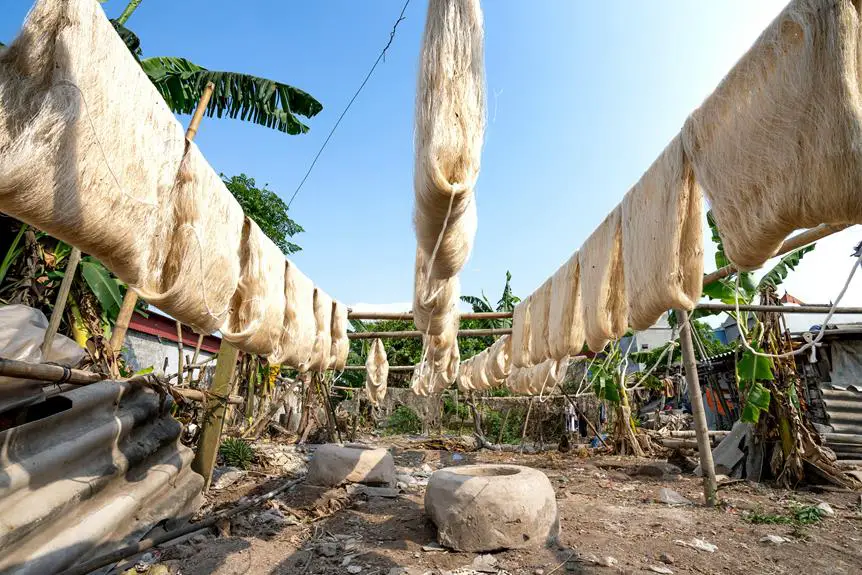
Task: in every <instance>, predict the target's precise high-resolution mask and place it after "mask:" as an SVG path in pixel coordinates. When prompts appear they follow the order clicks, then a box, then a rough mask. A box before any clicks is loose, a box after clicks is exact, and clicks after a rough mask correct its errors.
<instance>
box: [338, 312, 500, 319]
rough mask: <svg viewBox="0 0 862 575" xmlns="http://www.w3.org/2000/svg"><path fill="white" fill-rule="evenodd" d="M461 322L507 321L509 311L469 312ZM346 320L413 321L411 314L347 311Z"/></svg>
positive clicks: (463, 316) (462, 317)
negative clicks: (482, 320) (478, 320)
mask: <svg viewBox="0 0 862 575" xmlns="http://www.w3.org/2000/svg"><path fill="white" fill-rule="evenodd" d="M459 317H460V319H461V321H466V320H473V319H508V318H510V317H512V312H510V311H488V312H469V313H462V314H460V315H459ZM347 319H364V320H384V319H395V320H403V321H413V312H412V311H407V312H386V311H366V312H362V311H349V312H348V313H347Z"/></svg>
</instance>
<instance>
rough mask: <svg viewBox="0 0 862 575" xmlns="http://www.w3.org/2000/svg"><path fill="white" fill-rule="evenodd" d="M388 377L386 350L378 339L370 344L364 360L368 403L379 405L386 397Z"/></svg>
mask: <svg viewBox="0 0 862 575" xmlns="http://www.w3.org/2000/svg"><path fill="white" fill-rule="evenodd" d="M388 377H389V361H388V360H387V358H386V348H384V347H383V341H382V340H381V339H380V338H377V339H375V340H374V341H372V342H371V347H370V349H369V350H368V357H367V358H366V359H365V390H366V391H367V392H368V401H370V402H371V403H372V404H373V405H380V402H381V401H383V398H384V397H386V382H387V379H388Z"/></svg>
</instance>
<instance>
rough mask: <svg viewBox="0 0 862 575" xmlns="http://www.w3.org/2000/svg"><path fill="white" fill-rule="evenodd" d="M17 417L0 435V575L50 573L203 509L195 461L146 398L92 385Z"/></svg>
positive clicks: (176, 428)
mask: <svg viewBox="0 0 862 575" xmlns="http://www.w3.org/2000/svg"><path fill="white" fill-rule="evenodd" d="M57 410H62V411H60V412H59V413H55V412H56V411H57ZM50 413H53V414H51V415H48V416H47V417H43V416H44V415H46V414H50ZM20 417H21V418H22V420H21V421H20V422H22V423H23V424H22V425H19V426H17V427H14V428H11V429H7V430H6V431H3V432H0V573H8V574H12V573H14V574H24V573H27V574H34V575H35V574H39V575H44V574H48V573H55V572H57V571H58V570H62V569H65V568H67V567H70V566H71V565H73V564H74V563H76V562H78V561H80V560H82V559H86V558H91V557H93V556H96V555H99V554H101V553H104V552H106V551H108V550H111V549H114V548H116V547H119V546H122V545H126V544H129V543H132V542H134V541H137V540H138V539H140V538H141V536H143V535H144V534H145V533H146V532H148V531H149V530H151V529H152V528H153V527H155V526H156V525H158V524H159V523H161V522H164V521H165V520H171V519H177V520H184V519H187V518H188V517H189V516H190V515H191V514H192V513H193V512H194V511H195V510H196V509H197V508H198V507H199V505H200V502H201V495H200V493H201V488H202V486H203V478H202V477H201V476H200V475H198V474H196V473H194V472H192V471H191V469H190V467H189V466H190V464H191V460H192V457H193V454H192V452H191V450H189V449H188V448H186V447H184V446H182V445H181V444H179V441H178V439H179V435H180V431H181V426H180V424H179V423H178V422H177V421H176V420H174V419H173V418H172V417H170V415H169V412H168V410H163V409H160V405H159V397H158V395H157V394H156V393H155V392H153V391H152V390H149V389H146V388H144V387H141V386H134V385H130V384H128V383H117V382H103V383H98V384H93V385H89V386H86V387H82V388H79V389H76V390H73V391H70V392H67V393H63V394H60V395H57V396H54V397H51V398H49V400H48V402H47V403H44V404H39V405H37V406H34V407H33V408H31V409H30V410H29V412H27V413H25V414H21V416H20ZM40 417H41V418H40Z"/></svg>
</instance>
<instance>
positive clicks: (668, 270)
mask: <svg viewBox="0 0 862 575" xmlns="http://www.w3.org/2000/svg"><path fill="white" fill-rule="evenodd" d="M701 198H702V196H701V192H700V189H699V188H698V186H697V183H696V182H695V179H694V172H692V169H691V165H690V164H689V163H688V162H687V161H686V159H685V154H684V153H683V150H682V142H681V140H680V138H679V137H678V136H677V137H675V138H674V139H673V140H672V141H671V142H670V144H668V146H667V148H665V150H664V152H662V154H661V155H660V156H659V157H658V159H657V160H656V161H655V162H654V163H653V165H652V166H650V168H649V169H648V170H647V171H646V173H645V174H644V175H643V177H641V179H640V181H639V182H638V183H637V184H636V185H635V186H634V187H633V188H632V189H631V190H630V191H629V193H628V194H626V197H625V199H623V202H622V226H623V262H624V268H625V278H626V294H627V295H628V300H629V311H628V317H629V326H631V327H632V328H633V329H635V330H642V329H646V328H648V327H649V326H651V325H653V324H654V323H655V322H656V321H657V320H658V319H659V317H661V315H662V314H663V313H664V312H666V311H667V310H669V309H685V310H691V309H693V308H694V306H695V304H697V301H698V300H699V299H700V293H701V290H702V288H703V235H702V234H703V224H702V216H703V213H702V211H703V201H702V199H701Z"/></svg>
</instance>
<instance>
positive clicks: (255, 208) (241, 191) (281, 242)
mask: <svg viewBox="0 0 862 575" xmlns="http://www.w3.org/2000/svg"><path fill="white" fill-rule="evenodd" d="M221 178H222V181H223V182H224V185H225V186H226V187H227V189H228V190H230V193H231V194H233V197H234V198H236V201H237V202H239V205H240V206H242V211H243V212H245V215H247V216H248V217H250V218H251V219H252V220H254V222H255V223H256V224H257V225H258V226H260V229H261V231H262V232H263V233H264V234H266V235H267V236H268V237H269V239H271V240H272V241H273V242H275V245H277V246H278V248H279V249H280V250H281V251H282V252H283V253H284V254H285V255H289V254H293V253H296V252H298V251H300V250H301V249H302V248H301V247H299V246H298V245H296V244H295V243H293V242H291V241H289V240H288V238H292V237H293V236H295V235H296V234H298V233H300V232H303V231H305V230H303V229H302V226H300V225H299V224H297V223H296V222H295V221H293V220H292V219H291V218H290V216H289V215H288V214H287V209H288V208H287V204H286V203H285V202H284V200H282V199H281V198H280V197H278V195H276V194H275V192H273V191H272V190H268V189H267V187H266V184H264V186H263V187H262V188H258V187H257V185H256V184H255V181H254V178H250V177H248V176H246V175H245V174H240V175H238V176H231V177H230V178H228V177H227V176H225V175H224V174H221Z"/></svg>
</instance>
